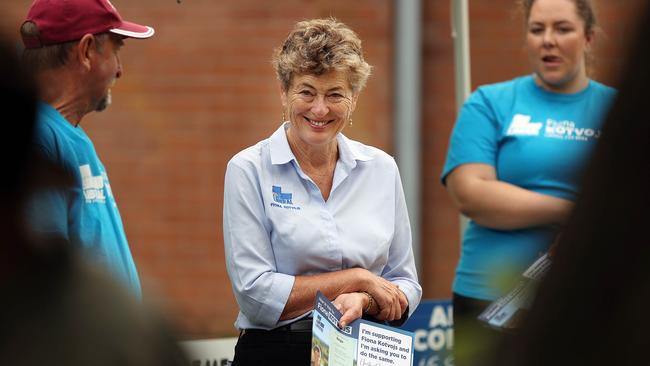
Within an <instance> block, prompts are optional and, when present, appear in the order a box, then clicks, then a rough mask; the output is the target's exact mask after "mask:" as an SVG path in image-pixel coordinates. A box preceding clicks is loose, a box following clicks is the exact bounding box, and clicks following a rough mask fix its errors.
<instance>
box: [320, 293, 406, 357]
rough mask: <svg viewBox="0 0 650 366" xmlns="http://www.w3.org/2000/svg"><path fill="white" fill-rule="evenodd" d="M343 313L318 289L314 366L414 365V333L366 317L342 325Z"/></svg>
mask: <svg viewBox="0 0 650 366" xmlns="http://www.w3.org/2000/svg"><path fill="white" fill-rule="evenodd" d="M341 316H342V314H341V313H340V312H339V311H338V310H337V309H336V307H335V306H334V304H332V302H330V301H329V300H328V299H327V298H326V297H325V296H324V295H323V294H322V293H321V292H320V291H319V292H318V293H317V295H316V304H315V306H314V322H313V336H312V353H311V365H312V366H412V365H413V336H414V335H413V333H411V332H408V331H405V330H402V329H399V328H394V327H389V326H387V325H383V324H378V323H374V322H371V321H367V320H364V319H357V320H355V321H354V322H352V323H350V325H348V326H346V327H345V328H341V327H340V326H339V320H340V319H341Z"/></svg>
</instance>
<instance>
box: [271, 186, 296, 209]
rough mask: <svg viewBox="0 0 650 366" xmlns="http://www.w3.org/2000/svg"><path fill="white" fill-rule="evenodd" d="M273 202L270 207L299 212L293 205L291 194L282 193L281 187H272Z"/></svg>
mask: <svg viewBox="0 0 650 366" xmlns="http://www.w3.org/2000/svg"><path fill="white" fill-rule="evenodd" d="M271 192H272V193H273V202H271V207H276V208H286V209H291V210H300V207H298V206H294V205H293V193H289V192H282V187H280V186H272V188H271Z"/></svg>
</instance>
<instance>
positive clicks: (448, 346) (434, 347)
mask: <svg viewBox="0 0 650 366" xmlns="http://www.w3.org/2000/svg"><path fill="white" fill-rule="evenodd" d="M401 328H402V329H405V330H408V331H411V332H413V333H415V337H414V343H413V349H414V351H415V355H414V358H413V366H453V365H454V356H453V354H452V349H453V346H454V320H453V310H452V305H451V300H422V301H420V305H419V306H418V307H417V309H415V312H413V315H411V317H410V318H409V320H408V321H407V322H406V323H405V324H404V325H403V326H402V327H401Z"/></svg>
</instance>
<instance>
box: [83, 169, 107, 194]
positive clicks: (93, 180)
mask: <svg viewBox="0 0 650 366" xmlns="http://www.w3.org/2000/svg"><path fill="white" fill-rule="evenodd" d="M79 173H80V174H81V187H82V188H83V192H84V198H85V199H86V203H106V195H105V194H104V177H103V176H101V175H97V176H93V175H92V172H91V171H90V165H88V164H86V165H81V166H80V167H79Z"/></svg>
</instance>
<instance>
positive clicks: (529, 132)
mask: <svg viewBox="0 0 650 366" xmlns="http://www.w3.org/2000/svg"><path fill="white" fill-rule="evenodd" d="M541 128H542V122H531V121H530V116H527V115H525V114H515V115H514V116H513V117H512V122H510V127H508V132H506V135H508V136H511V135H523V136H539V131H540V129H541Z"/></svg>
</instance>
